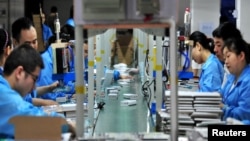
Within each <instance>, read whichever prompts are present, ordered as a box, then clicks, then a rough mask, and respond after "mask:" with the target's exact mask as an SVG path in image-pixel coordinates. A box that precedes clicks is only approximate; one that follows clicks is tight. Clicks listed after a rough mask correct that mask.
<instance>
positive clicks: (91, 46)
mask: <svg viewBox="0 0 250 141" xmlns="http://www.w3.org/2000/svg"><path fill="white" fill-rule="evenodd" d="M94 65H95V62H94V37H89V38H88V104H87V105H88V119H89V122H90V124H91V125H93V124H94Z"/></svg>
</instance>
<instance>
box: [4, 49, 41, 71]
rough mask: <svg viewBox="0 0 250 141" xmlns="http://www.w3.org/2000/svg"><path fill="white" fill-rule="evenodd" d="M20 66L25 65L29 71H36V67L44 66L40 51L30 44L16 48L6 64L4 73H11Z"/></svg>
mask: <svg viewBox="0 0 250 141" xmlns="http://www.w3.org/2000/svg"><path fill="white" fill-rule="evenodd" d="M18 66H23V69H24V70H25V71H27V72H34V71H35V69H36V67H40V68H41V69H43V68H44V64H43V60H42V57H41V55H40V53H39V52H38V51H37V50H35V49H34V48H33V47H31V46H30V45H29V44H22V45H20V46H19V47H18V48H15V49H14V50H13V51H12V52H11V53H10V55H9V56H8V57H7V60H6V62H5V64H4V71H3V74H4V75H7V76H8V75H10V74H11V73H12V72H13V71H14V70H15V69H16V68H17V67H18Z"/></svg>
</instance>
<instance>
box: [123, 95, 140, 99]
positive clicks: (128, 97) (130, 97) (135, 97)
mask: <svg viewBox="0 0 250 141" xmlns="http://www.w3.org/2000/svg"><path fill="white" fill-rule="evenodd" d="M123 97H124V98H126V99H137V98H138V95H137V94H123Z"/></svg>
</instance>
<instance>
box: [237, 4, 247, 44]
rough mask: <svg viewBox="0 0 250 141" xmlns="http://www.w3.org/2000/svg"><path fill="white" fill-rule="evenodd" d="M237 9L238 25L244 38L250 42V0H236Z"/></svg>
mask: <svg viewBox="0 0 250 141" xmlns="http://www.w3.org/2000/svg"><path fill="white" fill-rule="evenodd" d="M235 3H236V9H237V13H238V14H237V27H238V29H239V30H240V31H241V33H242V35H243V38H244V39H245V40H246V41H247V42H249V43H250V29H249V26H250V18H249V9H248V8H249V5H250V0H236V1H235Z"/></svg>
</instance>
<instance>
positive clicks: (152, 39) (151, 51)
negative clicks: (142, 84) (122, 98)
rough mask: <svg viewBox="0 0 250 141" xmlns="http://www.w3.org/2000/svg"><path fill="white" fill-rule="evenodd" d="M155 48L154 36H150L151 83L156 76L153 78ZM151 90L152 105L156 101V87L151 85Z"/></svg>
mask: <svg viewBox="0 0 250 141" xmlns="http://www.w3.org/2000/svg"><path fill="white" fill-rule="evenodd" d="M153 48H154V35H149V48H148V49H149V57H148V59H149V71H148V72H149V83H150V82H152V81H153V80H154V76H153V68H154V66H153V64H154V63H153ZM150 89H151V99H150V103H152V102H153V100H154V96H155V91H154V85H150Z"/></svg>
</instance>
